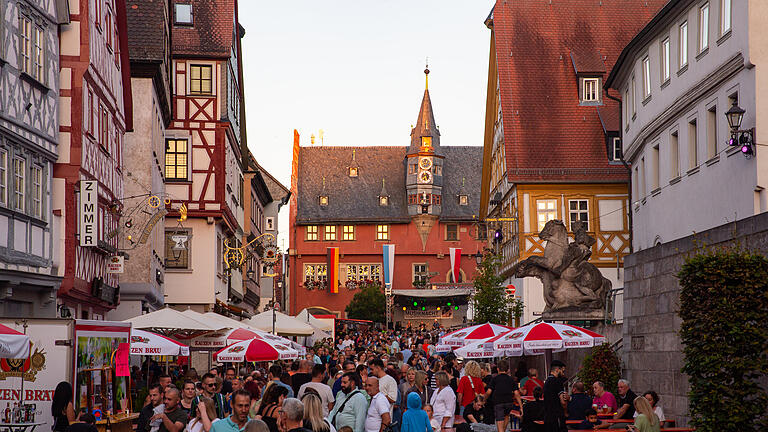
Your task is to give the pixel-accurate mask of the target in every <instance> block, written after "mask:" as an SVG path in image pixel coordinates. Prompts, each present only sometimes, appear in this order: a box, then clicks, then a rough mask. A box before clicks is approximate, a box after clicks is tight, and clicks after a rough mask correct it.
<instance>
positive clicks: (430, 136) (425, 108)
mask: <svg viewBox="0 0 768 432" xmlns="http://www.w3.org/2000/svg"><path fill="white" fill-rule="evenodd" d="M424 76H425V88H424V97H423V98H422V100H421V107H420V108H419V118H418V119H417V120H416V125H415V126H414V127H413V129H412V130H411V147H412V148H416V149H419V148H421V147H424V145H425V144H428V145H429V146H430V147H432V148H435V147H438V146H439V145H440V131H439V130H438V129H437V126H436V125H435V114H434V113H433V111H432V100H431V99H430V98H429V65H427V68H426V69H424ZM423 138H427V139H426V140H425V139H423Z"/></svg>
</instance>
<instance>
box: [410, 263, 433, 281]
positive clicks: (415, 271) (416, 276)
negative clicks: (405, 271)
mask: <svg viewBox="0 0 768 432" xmlns="http://www.w3.org/2000/svg"><path fill="white" fill-rule="evenodd" d="M419 267H423V270H420V269H419ZM428 271H429V267H427V263H413V264H412V265H411V280H412V281H413V282H417V281H418V282H425V283H429V275H428V274H427V272H428Z"/></svg>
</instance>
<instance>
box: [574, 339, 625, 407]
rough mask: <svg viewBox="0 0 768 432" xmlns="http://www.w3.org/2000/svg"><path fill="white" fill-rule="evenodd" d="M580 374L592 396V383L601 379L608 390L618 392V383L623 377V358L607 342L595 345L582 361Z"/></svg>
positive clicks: (585, 387)
mask: <svg viewBox="0 0 768 432" xmlns="http://www.w3.org/2000/svg"><path fill="white" fill-rule="evenodd" d="M578 375H579V379H580V380H581V382H583V383H584V389H585V390H586V391H587V393H589V395H590V396H594V395H593V394H592V384H593V383H594V382H595V381H601V382H602V383H603V384H605V389H606V390H608V391H609V392H611V393H613V394H617V393H616V390H617V385H618V382H619V378H621V360H619V356H618V355H616V353H615V352H614V351H613V350H612V349H611V346H610V345H608V344H607V343H604V344H602V345H599V346H595V347H593V348H592V351H591V352H590V353H589V354H588V355H587V356H586V357H585V358H584V361H583V362H582V363H581V369H579V373H578Z"/></svg>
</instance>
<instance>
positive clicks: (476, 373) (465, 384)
mask: <svg viewBox="0 0 768 432" xmlns="http://www.w3.org/2000/svg"><path fill="white" fill-rule="evenodd" d="M464 373H465V375H464V376H463V377H461V379H460V380H459V385H458V387H457V389H456V393H457V395H456V396H457V397H459V398H460V399H459V400H460V401H461V402H460V404H461V409H460V411H459V412H460V415H464V408H466V407H467V405H469V404H471V403H472V402H473V401H474V400H475V396H477V395H480V394H485V385H484V384H483V379H482V378H481V377H480V375H481V373H480V365H479V364H477V362H476V361H474V360H470V361H468V362H467V364H465V365H464Z"/></svg>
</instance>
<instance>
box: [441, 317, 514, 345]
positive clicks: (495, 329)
mask: <svg viewBox="0 0 768 432" xmlns="http://www.w3.org/2000/svg"><path fill="white" fill-rule="evenodd" d="M510 330H512V327H508V326H505V325H500V324H491V323H485V324H477V325H473V326H469V327H465V328H463V329H459V330H455V331H452V332H450V333H448V334H446V335H445V336H443V337H442V339H441V340H440V344H441V345H448V346H451V347H454V348H459V347H463V346H464V345H467V344H470V343H473V342H477V341H480V340H483V339H488V338H491V337H493V336H498V335H500V334H502V333H506V332H508V331H510Z"/></svg>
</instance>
